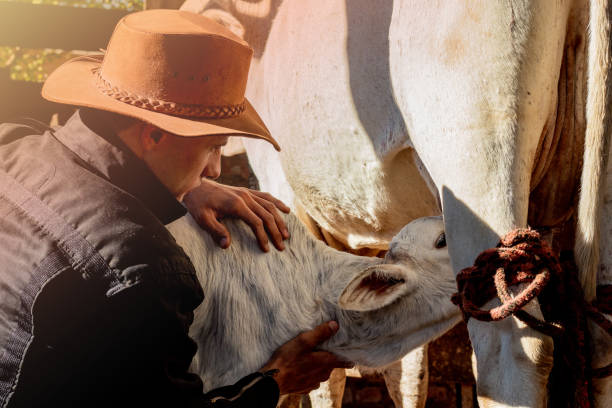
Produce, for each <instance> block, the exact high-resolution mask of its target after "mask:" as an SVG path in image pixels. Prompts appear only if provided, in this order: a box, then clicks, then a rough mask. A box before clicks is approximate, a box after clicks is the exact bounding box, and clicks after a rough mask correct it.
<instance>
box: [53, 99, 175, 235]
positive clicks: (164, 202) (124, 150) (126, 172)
mask: <svg viewBox="0 0 612 408" xmlns="http://www.w3.org/2000/svg"><path fill="white" fill-rule="evenodd" d="M96 132H98V133H96ZM96 132H94V130H92V129H91V128H90V127H88V126H87V125H86V124H85V123H84V122H83V119H82V117H81V112H80V111H78V110H77V111H76V112H75V113H74V115H72V116H71V117H70V119H68V121H67V122H66V124H65V125H64V126H62V127H61V128H59V129H57V130H56V131H55V132H54V135H55V137H56V138H57V139H58V140H59V141H60V142H61V143H62V144H63V145H65V146H66V147H67V148H68V149H70V150H72V151H73V152H74V153H75V154H76V155H77V156H79V157H80V158H81V159H82V160H83V161H85V162H86V163H87V164H88V165H89V166H90V168H91V169H92V170H94V171H96V172H97V173H98V174H99V175H101V176H102V177H104V178H106V179H107V180H108V181H110V182H111V183H112V184H114V185H115V186H117V187H119V188H121V189H122V190H124V191H126V192H127V193H129V194H131V195H133V196H134V197H136V198H137V199H138V200H140V201H141V202H142V203H143V204H144V206H145V207H147V208H148V209H149V210H150V211H151V212H152V213H153V214H154V215H155V216H156V217H157V218H158V219H159V220H160V221H161V222H162V223H163V224H169V223H171V222H172V221H174V220H176V219H178V218H180V217H182V216H183V215H185V214H186V212H187V211H186V210H185V208H184V207H183V206H182V205H181V203H179V202H178V200H177V199H176V198H175V197H174V196H173V195H172V193H170V191H168V189H167V188H166V187H165V186H164V185H163V184H162V183H161V182H160V181H159V180H158V179H157V177H156V176H155V174H153V172H151V170H150V169H149V168H148V167H147V166H146V164H145V163H144V162H143V161H142V160H140V159H139V158H138V157H136V155H135V154H134V153H133V152H132V151H131V150H130V149H129V148H128V147H127V146H126V145H125V144H124V143H123V142H122V141H121V139H119V137H118V136H116V135H115V134H114V132H111V131H109V130H108V129H104V128H101V129H96Z"/></svg>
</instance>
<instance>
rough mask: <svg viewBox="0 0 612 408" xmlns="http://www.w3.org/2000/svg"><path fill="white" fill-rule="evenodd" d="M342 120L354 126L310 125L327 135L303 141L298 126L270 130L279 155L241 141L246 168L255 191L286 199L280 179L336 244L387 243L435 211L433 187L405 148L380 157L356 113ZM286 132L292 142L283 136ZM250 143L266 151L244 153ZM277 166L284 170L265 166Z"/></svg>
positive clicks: (383, 245) (250, 148)
mask: <svg viewBox="0 0 612 408" xmlns="http://www.w3.org/2000/svg"><path fill="white" fill-rule="evenodd" d="M345 118H347V120H346V121H345V124H347V123H352V124H353V125H354V130H353V131H351V130H349V129H338V126H337V125H336V126H335V128H334V126H332V125H333V124H332V123H328V122H318V123H317V127H319V128H318V129H317V128H313V132H320V133H323V132H325V133H328V134H329V133H331V135H330V137H326V138H317V139H309V138H307V137H305V136H304V133H302V132H300V131H298V130H299V129H290V130H289V131H286V132H283V134H279V133H277V135H278V136H277V138H278V139H279V142H280V144H281V146H283V151H282V152H281V154H280V156H279V155H278V154H277V153H276V152H274V151H273V150H272V149H270V148H269V147H268V146H265V145H263V144H261V142H258V141H245V145H246V147H247V150H248V151H249V153H250V157H251V166H252V167H253V169H254V171H255V173H256V174H257V175H258V178H259V181H260V187H261V189H262V190H265V191H271V192H276V193H280V194H279V196H280V197H281V198H282V199H285V200H288V199H289V200H291V199H292V197H291V196H288V195H287V194H284V193H282V190H279V189H282V185H283V184H285V177H286V181H288V183H289V184H290V185H291V186H292V189H293V191H292V192H293V194H294V198H293V199H294V200H296V204H297V203H299V205H300V206H301V207H302V208H305V209H307V212H308V213H309V215H310V216H311V217H312V218H313V219H315V220H316V221H317V223H319V225H320V226H321V227H322V228H323V229H325V230H327V231H328V232H330V233H331V234H332V235H333V236H334V238H336V239H338V240H340V241H341V242H342V243H343V244H345V245H347V246H348V247H350V248H353V249H359V248H364V247H367V248H378V249H386V247H387V245H388V242H389V241H390V240H391V238H392V237H393V236H394V235H395V234H397V232H398V231H399V230H400V229H401V228H402V227H403V226H404V225H406V224H408V223H409V222H410V221H412V220H414V219H416V218H419V217H424V216H429V215H437V214H440V207H439V202H438V198H437V193H436V189H435V186H434V185H433V183H432V182H431V179H430V177H429V175H428V174H427V172H426V170H425V169H424V167H423V165H422V163H421V161H420V160H419V158H418V156H417V155H416V153H415V151H414V150H413V149H412V148H409V147H407V148H404V149H402V150H400V151H398V152H395V153H393V154H390V155H389V156H388V157H383V158H379V157H378V156H377V154H376V152H374V150H373V149H372V146H371V142H369V141H368V140H367V136H365V135H364V134H363V133H362V131H359V130H355V129H357V128H358V127H359V122H358V120H357V118H356V117H354V116H353V117H350V116H348V115H347V116H345ZM349 118H350V119H351V120H349ZM294 123H295V122H294ZM285 125H287V124H285ZM289 127H291V126H289ZM330 129H334V130H333V131H330ZM343 130H345V131H343ZM289 135H290V137H291V138H292V140H286V139H288V136H289ZM338 142H340V143H338ZM299 146H308V147H304V148H298V147H299ZM348 146H351V147H348ZM254 148H257V149H259V150H261V149H264V150H267V152H265V153H267V154H263V155H262V152H261V151H260V152H258V154H251V153H252V152H253V149H254ZM253 157H258V158H259V160H256V159H253ZM262 158H263V160H261V159H262ZM281 166H282V170H283V171H282V173H283V174H281V173H277V172H269V171H268V169H269V168H270V167H272V168H276V169H279V168H280V167H281ZM260 167H261V168H260Z"/></svg>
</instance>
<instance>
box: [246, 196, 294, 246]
mask: <svg viewBox="0 0 612 408" xmlns="http://www.w3.org/2000/svg"><path fill="white" fill-rule="evenodd" d="M256 200H258V198H257V197H254V198H253V199H251V200H249V201H248V202H247V205H248V206H249V208H250V209H251V210H252V211H253V212H254V213H255V214H256V215H257V216H258V217H259V218H260V219H261V220H262V221H263V223H264V227H265V229H266V230H267V231H268V233H269V234H270V237H271V238H272V243H274V246H275V247H276V248H277V249H278V250H280V251H282V250H283V249H285V244H284V243H283V234H282V233H281V230H280V229H279V227H278V224H277V220H276V218H275V217H274V215H275V213H276V209H274V208H272V211H273V212H270V211H269V210H268V209H266V208H264V207H263V206H262V205H261V204H259V203H258V202H257V201H256ZM276 215H277V216H278V214H276ZM283 225H284V224H283Z"/></svg>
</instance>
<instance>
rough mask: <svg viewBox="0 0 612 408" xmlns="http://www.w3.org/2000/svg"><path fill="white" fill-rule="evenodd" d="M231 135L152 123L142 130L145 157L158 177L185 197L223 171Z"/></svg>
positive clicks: (174, 193)
mask: <svg viewBox="0 0 612 408" xmlns="http://www.w3.org/2000/svg"><path fill="white" fill-rule="evenodd" d="M227 140H228V136H201V137H182V136H177V135H174V134H171V133H168V132H165V131H163V130H160V129H158V128H155V127H153V126H151V125H146V126H145V128H144V129H143V131H142V133H141V144H142V147H143V157H142V158H143V160H144V161H145V163H146V164H147V165H148V166H149V168H150V169H151V170H152V171H153V173H155V175H156V176H157V178H158V179H159V180H160V181H161V182H162V183H163V184H164V185H165V186H166V188H168V190H170V192H172V194H173V195H174V196H175V197H176V198H177V199H178V200H179V201H182V199H183V197H184V196H185V194H186V193H188V192H189V191H191V190H192V189H194V188H196V187H198V186H199V185H200V184H201V180H202V178H204V177H206V178H211V179H216V178H217V177H219V175H220V174H221V147H223V146H224V145H225V144H226V143H227Z"/></svg>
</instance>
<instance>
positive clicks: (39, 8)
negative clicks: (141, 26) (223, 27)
mask: <svg viewBox="0 0 612 408" xmlns="http://www.w3.org/2000/svg"><path fill="white" fill-rule="evenodd" d="M182 2H183V0H149V1H147V2H146V3H145V8H175V9H176V8H178V7H179V6H180V5H181V4H182ZM126 14H128V11H125V10H106V9H100V8H83V7H67V6H51V5H40V4H27V3H17V2H11V1H0V46H18V47H22V48H33V49H42V48H55V49H61V50H66V51H70V50H81V51H97V50H99V49H101V48H106V45H107V43H108V40H109V38H110V36H111V34H112V32H113V29H114V27H115V25H116V24H117V22H118V21H119V20H120V19H121V18H122V17H123V16H125V15H126ZM41 89H42V83H36V82H26V81H13V80H11V78H10V76H9V69H8V68H0V123H2V122H7V121H12V120H19V119H20V118H22V117H30V118H34V119H37V120H40V121H42V122H45V123H48V122H49V120H50V119H51V115H52V114H53V113H58V114H59V115H60V117H65V116H66V115H68V114H69V113H70V112H71V111H72V110H73V108H72V107H70V106H67V105H61V104H56V103H51V102H47V101H45V100H44V99H43V98H42V97H41V96H40V91H41Z"/></svg>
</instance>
